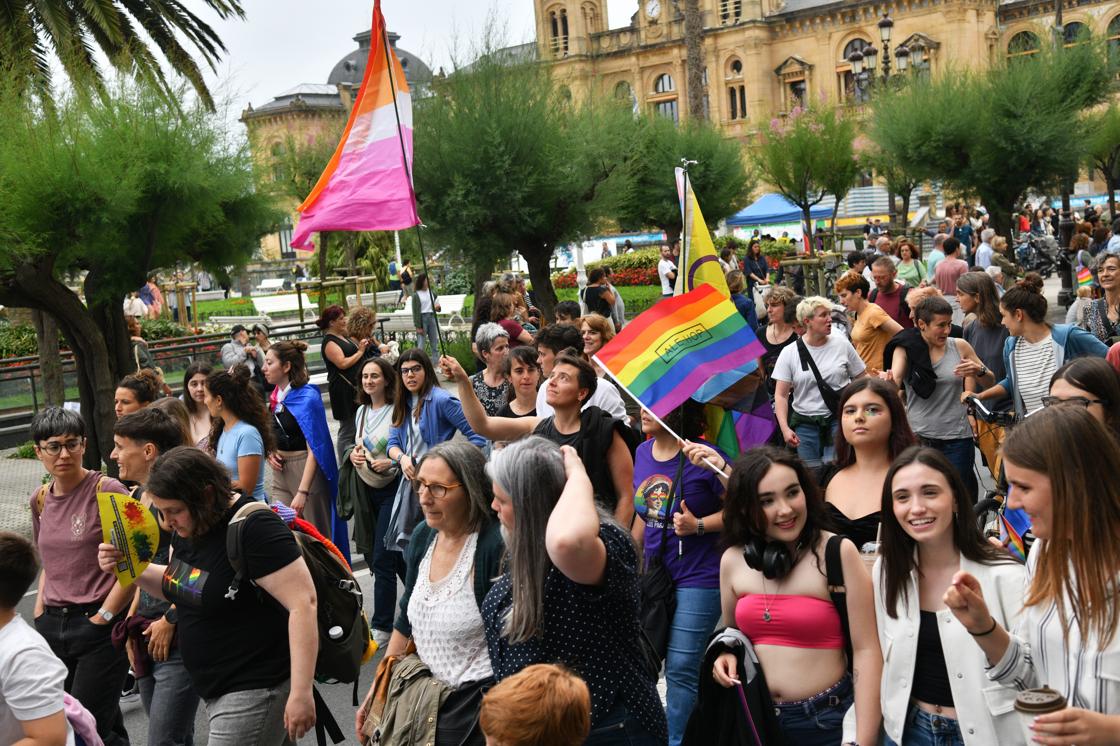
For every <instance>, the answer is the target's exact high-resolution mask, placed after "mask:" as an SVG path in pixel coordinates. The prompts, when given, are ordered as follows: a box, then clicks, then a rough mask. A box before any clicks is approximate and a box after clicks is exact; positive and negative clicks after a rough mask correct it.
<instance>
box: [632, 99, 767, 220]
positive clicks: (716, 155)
mask: <svg viewBox="0 0 1120 746" xmlns="http://www.w3.org/2000/svg"><path fill="white" fill-rule="evenodd" d="M632 147H633V152H632V153H631V154H630V157H629V159H628V161H627V164H626V167H625V169H624V170H623V171H622V172H621V173H620V174H619V183H618V184H617V191H615V192H613V194H615V195H616V197H615V203H614V205H613V211H612V215H613V216H614V217H615V218H617V219H618V221H619V223H620V224H622V225H623V226H625V227H628V228H643V227H647V226H656V227H657V228H660V229H661V230H663V231H665V234H666V235H667V236H668V237H669V240H670V241H673V240H676V238H677V236H679V235H680V232H681V203H680V198H679V197H678V196H677V187H676V182H675V181H674V179H673V169H674V168H676V167H678V166H680V165H681V159H682V158H684V159H688V160H690V161H696V163H694V164H691V165H690V166H689V167H688V178H689V180H690V181H691V182H692V188H693V191H695V192H696V198H697V200H698V201H699V202H700V209H701V210H702V211H703V213H704V216H705V219H707V220H710V221H712V224H713V225H714V222H715V221H717V220H719V219H720V218H724V217H726V216H728V215H730V214H732V213H733V212H735V211H736V210H738V209H739V208H741V207H742V206H743V205H744V204H746V202H747V201H748V198H749V196H750V192H751V190H752V189H754V181H753V179H752V178H751V174H750V173H749V172H748V170H747V167H746V165H745V164H744V162H743V152H742V149H741V147H740V146H739V143H738V142H737V141H735V140H728V139H725V138H724V137H723V136H722V135H721V134H720V133H719V131H718V130H716V129H715V128H714V127H713V126H712V125H710V124H708V123H706V122H701V121H689V122H686V123H685V124H684V125H682V126H680V127H678V126H677V125H676V124H674V123H673V121H672V120H670V119H666V118H665V117H662V116H659V115H657V114H653V113H648V114H643V115H642V116H641V117H639V118H638V119H637V121H636V122H635V124H634V132H633V135H632Z"/></svg>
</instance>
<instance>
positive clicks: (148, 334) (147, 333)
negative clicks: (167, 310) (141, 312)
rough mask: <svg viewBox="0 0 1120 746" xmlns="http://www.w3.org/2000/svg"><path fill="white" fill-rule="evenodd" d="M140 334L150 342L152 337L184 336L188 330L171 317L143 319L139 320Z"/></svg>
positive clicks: (188, 332)
mask: <svg viewBox="0 0 1120 746" xmlns="http://www.w3.org/2000/svg"><path fill="white" fill-rule="evenodd" d="M140 334H141V336H142V337H144V339H146V340H148V341H149V342H151V341H152V340H154V339H170V338H171V337H185V336H187V335H188V334H190V331H189V330H188V329H187V328H186V327H184V326H181V325H179V324H176V323H175V322H174V321H172V320H171V319H144V320H142V321H141V322H140Z"/></svg>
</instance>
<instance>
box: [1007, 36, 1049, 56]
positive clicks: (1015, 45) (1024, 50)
mask: <svg viewBox="0 0 1120 746" xmlns="http://www.w3.org/2000/svg"><path fill="white" fill-rule="evenodd" d="M1041 47H1042V44H1041V42H1039V40H1038V34H1036V33H1034V32H1033V31H1020V32H1019V33H1017V34H1015V35H1014V36H1012V37H1011V41H1010V42H1008V44H1007V58H1008V59H1009V60H1013V59H1015V58H1025V57H1030V56H1031V55H1032V54H1038V50H1039V49H1040V48H1041Z"/></svg>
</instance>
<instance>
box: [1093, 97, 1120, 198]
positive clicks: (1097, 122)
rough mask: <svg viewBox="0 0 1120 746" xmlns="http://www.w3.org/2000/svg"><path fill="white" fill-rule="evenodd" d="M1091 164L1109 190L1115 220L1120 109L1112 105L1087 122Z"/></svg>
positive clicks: (1119, 172)
mask: <svg viewBox="0 0 1120 746" xmlns="http://www.w3.org/2000/svg"><path fill="white" fill-rule="evenodd" d="M1085 128H1086V130H1087V132H1088V135H1089V138H1088V142H1087V148H1088V151H1089V162H1090V164H1091V165H1092V167H1093V168H1095V169H1096V170H1097V173H1099V174H1100V175H1101V178H1102V179H1104V183H1105V186H1106V187H1107V188H1108V214H1109V215H1111V216H1113V219H1115V217H1116V189H1117V188H1118V187H1120V106H1117V105H1116V103H1115V102H1112V103H1110V104H1109V105H1108V107H1107V108H1105V109H1100V110H1097V111H1093V112H1091V113H1090V114H1089V115H1088V116H1087V117H1086V121H1085Z"/></svg>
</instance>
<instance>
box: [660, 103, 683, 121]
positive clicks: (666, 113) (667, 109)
mask: <svg viewBox="0 0 1120 746" xmlns="http://www.w3.org/2000/svg"><path fill="white" fill-rule="evenodd" d="M653 110H654V111H655V112H657V114H658V116H662V117H665V118H666V119H672V120H673V121H674V122H679V121H680V116H679V114H678V112H677V100H676V99H675V98H671V99H669V100H668V101H658V102H657V103H655V104H654V105H653Z"/></svg>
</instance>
